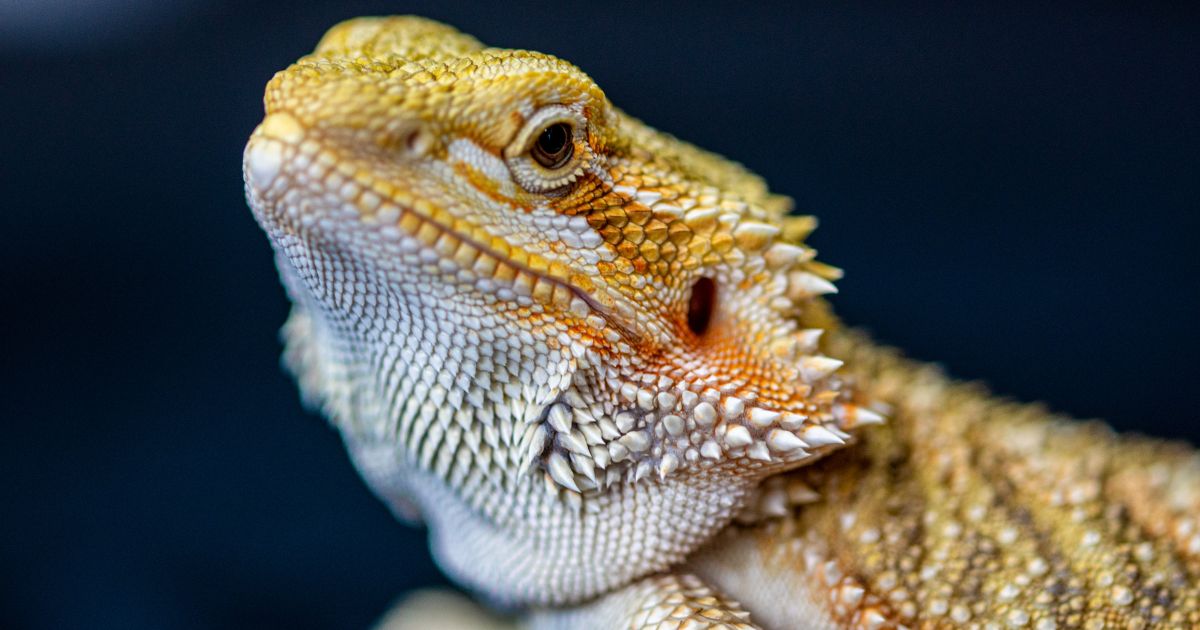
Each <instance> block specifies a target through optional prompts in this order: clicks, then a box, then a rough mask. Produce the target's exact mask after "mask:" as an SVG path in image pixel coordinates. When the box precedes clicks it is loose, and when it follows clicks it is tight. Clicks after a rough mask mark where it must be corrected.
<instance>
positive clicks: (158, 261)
mask: <svg viewBox="0 0 1200 630" xmlns="http://www.w3.org/2000/svg"><path fill="white" fill-rule="evenodd" d="M0 4H6V3H3V2H0ZM690 4H691V3H679V4H677V5H674V6H668V7H654V6H650V3H637V4H633V5H620V6H618V5H614V4H613V3H612V2H611V0H603V1H597V2H592V3H590V4H587V5H579V6H569V5H561V4H559V5H553V4H548V5H529V6H526V7H523V8H511V7H512V5H511V3H498V2H497V3H493V2H475V3H469V4H463V5H457V6H453V7H448V6H443V3H440V2H419V3H405V2H376V3H364V2H349V3H337V4H331V5H329V6H312V7H310V6H295V5H293V3H289V2H235V1H232V0H230V1H226V2H200V1H198V0H195V1H191V0H184V1H182V2H180V1H177V2H174V3H166V4H164V3H162V2H157V3H152V2H139V1H138V0H112V1H111V2H110V3H105V2H102V1H99V2H98V1H97V0H90V1H86V2H79V3H72V2H70V1H69V0H53V1H49V0H48V2H47V4H46V5H45V7H43V8H42V9H38V7H37V6H36V3H35V6H34V8H33V9H30V10H25V11H22V10H21V9H20V8H17V7H16V5H15V4H12V3H7V5H6V6H5V7H3V8H2V10H0V21H3V22H5V26H3V27H2V28H0V33H2V36H0V108H2V111H0V143H2V144H0V208H2V210H0V239H2V246H0V296H2V298H0V299H3V304H0V306H2V310H0V312H2V313H3V321H4V323H5V325H4V333H5V334H4V342H3V359H2V360H0V370H2V371H3V372H2V373H0V376H2V377H3V380H2V381H0V382H3V384H4V385H3V387H4V390H3V407H2V412H0V414H2V415H0V417H2V419H3V421H4V435H3V437H2V438H0V471H2V478H3V479H4V483H3V484H0V510H3V513H2V514H0V562H2V565H0V567H2V568H0V626H3V627H6V628H15V627H17V628H19V627H25V628H62V627H113V628H117V627H119V628H137V627H147V628H201V627H280V626H284V625H287V626H291V627H296V628H308V627H312V628H319V627H342V628H356V627H362V626H364V625H366V624H368V623H369V622H370V621H372V620H373V619H375V618H376V616H377V615H378V614H380V613H381V612H382V611H383V610H384V609H385V608H386V606H387V605H388V603H389V601H390V600H391V599H392V598H393V597H395V596H396V595H398V594H400V593H401V592H403V591H405V590H406V589H410V588H413V587H416V586H419V585H427V584H436V583H441V582H443V578H441V577H439V575H438V574H437V572H436V570H435V568H434V566H433V564H432V562H431V560H430V558H429V555H428V552H427V551H426V550H425V543H424V532H422V531H419V530H413V529H409V528H406V527H404V526H401V525H398V524H395V523H394V522H393V520H392V519H391V517H390V516H389V515H388V514H387V512H386V510H385V509H384V508H383V507H382V505H381V504H379V503H378V502H377V501H376V500H375V499H374V498H373V497H371V496H370V495H369V494H368V492H367V490H366V489H365V487H364V486H363V484H362V483H361V482H360V481H359V480H358V479H357V477H356V475H355V473H354V472H353V471H352V469H351V467H350V465H349V463H348V462H347V460H346V458H345V456H344V455H343V453H342V449H341V446H340V444H339V443H338V439H337V437H336V435H335V434H334V432H333V431H331V430H330V429H329V428H327V426H326V425H325V423H324V422H323V421H322V420H321V419H320V418H318V417H315V416H312V415H309V414H306V413H305V412H303V411H302V410H301V408H300V406H299V404H298V401H297V396H296V392H295V390H294V387H293V385H292V384H291V382H290V381H289V380H288V379H287V378H286V377H285V376H284V375H283V374H282V373H281V371H280V369H279V367H278V363H277V356H278V353H279V346H278V343H277V341H276V330H277V328H278V327H279V325H280V324H281V323H282V322H283V319H284V317H285V314H286V311H287V305H286V302H285V298H284V296H283V293H282V292H281V290H280V289H279V287H278V285H277V281H276V278H275V272H274V269H273V266H272V261H271V256H270V252H269V248H268V246H267V243H266V240H265V239H264V238H263V236H262V235H261V234H260V233H259V232H258V230H257V228H256V227H255V225H254V223H253V221H252V220H251V217H250V213H249V211H248V210H247V209H246V207H245V204H244V201H243V198H242V183H241V173H240V160H241V150H242V145H243V142H244V140H245V138H246V136H247V135H248V134H249V132H250V130H251V129H252V128H253V127H254V125H255V124H256V123H257V121H258V119H259V118H260V115H261V100H260V99H261V91H262V88H263V85H264V84H265V83H266V81H267V80H268V79H269V78H270V76H271V74H272V72H274V71H275V70H277V69H280V68H282V67H284V66H285V65H286V64H287V63H289V62H290V61H292V60H293V59H295V58H296V57H298V56H300V55H302V54H303V53H305V52H306V51H308V50H310V49H311V48H312V46H313V45H314V44H315V43H316V41H317V39H318V38H319V37H320V35H321V33H322V32H323V31H324V29H325V28H326V27H328V26H330V25H332V24H333V23H334V22H336V21H338V20H340V19H343V18H347V17H351V16H354V15H358V14H382V13H397V12H412V13H420V14H425V15H429V16H432V17H436V18H440V19H443V20H446V21H448V22H450V23H452V24H455V25H457V26H458V27H460V28H462V29H463V30H465V31H467V32H470V33H473V34H475V35H476V36H478V37H480V38H481V39H482V40H483V41H485V42H488V43H492V44H495V45H500V46H515V47H529V48H534V49H538V50H542V51H546V52H550V53H556V54H559V55H561V56H563V57H565V58H567V59H570V60H572V61H574V62H575V63H577V64H579V65H580V66H581V67H582V68H583V69H584V70H585V71H587V72H589V73H591V74H592V76H593V77H595V78H596V80H597V81H598V82H599V83H600V85H601V86H602V87H603V88H604V89H605V90H606V91H607V93H608V95H609V96H610V97H611V98H612V99H613V101H614V102H616V103H617V104H618V105H619V106H621V107H623V108H624V109H626V110H627V111H629V112H630V113H632V114H634V115H636V116H639V117H642V118H644V119H645V120H646V121H648V122H649V123H651V124H653V125H655V126H658V127H660V128H663V129H665V130H668V131H670V132H672V133H675V134H677V135H679V136H681V137H684V138H686V139H689V140H692V141H694V142H696V143H697V144H699V145H701V146H704V147H707V148H710V149H713V150H715V151H718V152H720V153H724V154H726V155H729V156H731V157H733V158H735V159H738V160H740V161H742V162H744V163H746V164H747V165H749V166H750V167H751V168H753V169H755V170H757V171H759V172H761V173H763V174H764V175H766V176H767V178H768V180H769V181H770V182H772V184H773V186H774V187H775V189H776V190H779V191H781V192H784V193H787V194H790V195H792V196H794V197H795V198H796V200H797V202H798V206H799V208H800V209H801V210H803V211H806V212H812V213H816V214H818V215H819V216H820V217H821V218H822V221H823V227H822V228H821V230H820V231H818V233H817V235H816V237H815V244H816V245H817V246H818V247H819V248H820V249H821V251H822V254H823V257H824V258H825V259H826V260H828V261H830V262H833V263H836V264H839V265H842V266H844V267H845V268H846V269H847V270H848V275H847V277H846V279H845V280H844V281H843V282H842V283H840V286H841V289H842V294H841V295H839V296H837V297H836V299H835V302H836V305H837V306H838V307H839V309H840V311H841V312H842V314H843V315H844V316H845V317H846V318H847V319H848V320H849V321H851V322H853V323H857V324H862V325H865V326H868V327H869V328H870V329H871V330H872V331H874V333H875V334H876V335H877V336H878V337H879V338H880V339H882V340H884V341H887V342H889V343H894V344H898V345H901V346H903V347H906V348H907V349H909V351H910V352H911V353H912V354H913V355H915V356H917V357H920V358H926V359H937V360H940V361H942V362H943V364H944V365H945V366H946V367H947V368H948V369H949V371H950V372H952V373H953V374H955V375H957V376H961V377H965V378H973V379H983V380H985V381H987V382H988V383H990V384H991V385H992V386H993V387H994V388H995V389H996V390H998V391H1000V392H1002V393H1005V394H1009V395H1013V396H1016V397H1018V398H1021V399H1026V400H1035V399H1040V400H1045V401H1047V402H1048V403H1049V404H1050V405H1051V406H1052V407H1053V408H1054V409H1057V410H1061V411H1065V412H1069V413H1072V414H1075V415H1078V416H1083V417H1091V416H1103V417H1106V418H1108V419H1110V420H1111V421H1112V422H1113V423H1114V424H1115V425H1116V426H1118V427H1119V428H1121V429H1126V430H1138V431H1145V432H1149V433H1152V434H1156V435H1161V436H1166V437H1180V438H1187V439H1192V440H1197V438H1200V425H1198V422H1200V417H1198V416H1197V412H1196V409H1197V404H1196V402H1195V400H1194V398H1195V393H1196V391H1197V389H1198V388H1197V383H1196V380H1197V375H1198V373H1200V372H1198V371H1197V369H1196V367H1195V366H1196V361H1197V360H1198V359H1200V344H1198V343H1197V339H1198V337H1200V335H1197V333H1196V331H1195V326H1196V325H1197V321H1198V319H1200V318H1198V317H1197V316H1198V315H1200V282H1197V275H1198V272H1200V256H1197V254H1196V251H1195V243H1196V237H1197V233H1198V228H1200V217H1198V214H1200V213H1198V203H1200V202H1198V199H1200V119H1198V118H1200V117H1198V113H1197V112H1198V110H1197V102H1198V100H1200V90H1198V87H1200V86H1198V81H1200V72H1198V70H1197V68H1200V54H1198V41H1200V28H1198V20H1197V15H1196V13H1195V12H1194V11H1191V10H1184V9H1175V8H1170V7H1166V6H1163V5H1147V6H1141V7H1139V8H1136V9H1135V8H1116V7H1112V6H1108V5H1097V4H1096V3H1088V6H1087V7H1083V6H1080V7H1077V8H1066V7H1065V5H1059V6H1058V7H1057V8H1045V7H1043V8H1005V9H998V8H994V9H979V8H976V7H970V8H967V7H962V6H955V5H954V4H953V3H947V4H946V5H935V4H920V5H916V6H909V7H907V8H904V9H896V8H887V7H885V6H882V5H883V4H884V3H881V5H880V6H868V7H860V8H853V9H847V8H838V9H831V8H794V7H791V6H790V5H778V6H771V5H754V6H753V7H751V6H748V5H747V6H741V7H738V8H733V7H728V8H720V9H705V10H694V11H693V10H688V9H687V7H688V6H689V5H690ZM971 4H974V3H971ZM85 9H86V10H85ZM31 11H32V12H31Z"/></svg>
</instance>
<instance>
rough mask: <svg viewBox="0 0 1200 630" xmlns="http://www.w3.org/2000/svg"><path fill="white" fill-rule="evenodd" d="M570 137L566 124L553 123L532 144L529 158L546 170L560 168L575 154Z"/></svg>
mask: <svg viewBox="0 0 1200 630" xmlns="http://www.w3.org/2000/svg"><path fill="white" fill-rule="evenodd" d="M571 135H572V134H571V128H570V127H568V126H567V123H562V122H558V123H554V124H553V125H550V126H549V127H546V128H545V129H543V130H542V133H541V134H539V135H538V139H537V142H535V143H533V148H532V149H530V150H529V156H530V157H532V158H533V159H534V161H536V162H537V163H538V164H541V165H542V166H544V167H546V168H548V169H551V170H553V169H557V168H562V166H563V165H564V164H566V163H567V160H569V159H571V154H572V153H574V152H575V145H574V143H572V142H571Z"/></svg>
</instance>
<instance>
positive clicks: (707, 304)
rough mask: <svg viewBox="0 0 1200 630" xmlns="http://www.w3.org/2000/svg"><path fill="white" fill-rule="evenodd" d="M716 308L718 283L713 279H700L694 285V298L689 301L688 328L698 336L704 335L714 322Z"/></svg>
mask: <svg viewBox="0 0 1200 630" xmlns="http://www.w3.org/2000/svg"><path fill="white" fill-rule="evenodd" d="M716 308H717V283H716V282H714V281H713V279H712V278H700V279H699V280H697V281H696V284H694V285H692V297H691V300H689V301H688V314H687V323H688V328H689V329H691V331H692V332H693V333H695V334H697V335H703V334H704V333H705V331H707V330H708V325H709V323H711V322H712V316H713V311H714V310H715V309H716Z"/></svg>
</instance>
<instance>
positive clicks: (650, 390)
mask: <svg viewBox="0 0 1200 630" xmlns="http://www.w3.org/2000/svg"><path fill="white" fill-rule="evenodd" d="M265 108H266V118H265V119H264V121H263V122H262V124H260V125H259V127H258V128H257V129H256V130H255V132H254V134H253V136H252V137H251V139H250V142H249V144H248V145H247V148H246V152H245V160H244V167H245V168H244V172H245V179H246V189H247V196H248V199H249V201H250V205H251V206H252V208H253V209H254V212H255V215H256V217H257V219H258V220H259V222H260V224H261V225H262V226H263V228H264V229H265V230H266V231H267V232H268V234H269V235H270V237H271V240H272V243H273V245H274V247H275V250H276V252H277V257H278V261H279V266H280V270H281V273H282V275H283V277H284V281H285V284H286V285H287V287H288V289H289V292H290V294H291V297H292V298H293V300H294V302H295V303H296V308H295V311H294V313H293V317H292V320H291V322H290V324H289V327H288V329H287V336H288V345H289V351H288V352H289V362H290V364H291V365H292V367H293V369H294V370H295V371H296V372H297V374H298V376H299V378H300V381H301V385H302V388H303V389H304V390H305V392H306V394H308V395H309V396H310V397H311V398H313V399H315V400H318V401H320V402H321V403H322V404H323V405H324V406H325V408H326V410H327V412H328V413H329V414H330V415H331V416H332V417H333V418H334V420H335V422H336V423H337V424H338V425H339V427H340V428H341V429H342V431H343V433H344V434H345V435H346V436H347V441H348V442H349V443H350V445H351V450H352V452H354V453H355V454H356V459H357V462H358V464H359V467H360V469H362V470H363V472H364V474H365V476H366V477H367V478H368V480H370V481H371V482H372V484H373V485H374V486H375V488H376V489H377V491H379V492H380V494H382V495H384V496H385V497H387V498H389V500H391V501H392V503H393V505H397V506H399V505H400V503H401V499H399V498H397V497H398V496H400V495H403V496H413V497H415V503H416V505H417V506H418V509H419V510H420V511H421V512H422V513H424V514H425V515H426V516H427V517H428V518H432V519H433V520H434V521H436V520H437V519H438V516H437V513H439V512H444V511H445V510H442V509H441V508H439V507H438V505H437V504H438V503H439V502H443V503H444V502H454V503H455V504H456V505H457V504H461V505H462V509H463V510H465V511H466V513H469V514H472V515H475V516H479V518H481V519H483V520H484V521H485V522H486V523H487V524H488V526H490V527H499V528H501V529H504V528H505V527H509V529H513V528H521V527H523V528H526V529H528V528H529V526H533V525H536V524H537V522H538V521H537V519H539V518H543V517H545V514H544V513H545V512H546V510H550V511H551V512H554V511H555V510H560V511H561V512H562V514H565V515H568V516H563V517H562V518H566V519H568V520H569V519H571V518H575V519H586V518H600V517H599V516H598V515H601V514H604V513H605V512H606V510H616V509H618V507H619V505H620V503H621V501H623V500H641V499H629V497H631V496H632V497H637V496H639V495H638V493H639V492H640V493H641V494H640V496H641V497H643V498H644V497H647V496H651V495H653V494H654V493H655V492H660V491H663V489H664V488H676V487H684V486H686V487H688V488H692V489H695V488H697V487H700V486H704V487H706V488H711V489H712V492H714V493H716V494H720V493H722V492H724V493H726V494H728V496H722V497H719V500H716V499H714V500H713V501H712V502H711V503H712V505H711V506H708V507H705V506H701V507H699V508H696V507H695V506H685V507H686V509H689V510H694V514H691V515H689V516H694V521H695V522H684V523H680V524H678V525H679V527H678V529H680V530H681V532H682V533H681V532H680V531H672V532H663V533H661V534H654V533H652V532H651V530H647V534H646V536H647V537H648V538H649V539H650V540H648V541H646V542H645V546H646V547H647V548H649V549H653V550H655V553H656V554H658V555H657V556H655V560H654V562H650V563H646V562H641V563H630V562H629V560H628V559H625V560H619V559H618V558H616V557H615V556H613V560H612V561H613V562H614V563H616V562H618V561H620V562H624V563H626V564H631V565H637V566H636V567H634V569H633V570H635V571H642V572H645V571H646V570H652V569H654V567H659V568H661V566H662V565H663V563H665V562H668V561H670V559H671V558H675V559H678V557H679V556H680V555H681V554H682V553H686V551H688V550H689V549H690V548H692V547H694V546H695V545H696V544H699V542H702V541H703V539H704V538H705V537H707V536H708V535H710V534H711V531H713V530H715V529H716V528H717V527H719V526H720V525H721V524H723V522H727V521H728V518H729V517H730V516H731V515H732V513H733V512H734V511H735V510H736V509H737V504H738V502H739V501H740V498H741V497H742V496H743V495H744V492H745V489H746V488H749V487H751V486H752V485H753V483H754V482H756V481H757V480H759V479H761V478H762V477H763V476H764V475H766V474H768V473H770V472H774V471H779V470H782V469H785V468H788V467H794V466H796V465H799V464H800V463H803V462H806V461H810V460H812V459H813V458H815V457H817V456H819V455H820V454H822V453H823V452H825V451H827V450H829V449H830V448H834V447H836V446H838V445H840V444H842V443H843V442H844V441H845V440H846V439H847V438H848V437H849V433H848V432H847V431H848V430H849V429H850V428H851V427H852V425H854V424H856V423H862V422H869V421H872V420H877V419H878V418H877V416H875V415H874V414H873V413H872V412H870V411H869V410H866V409H864V408H861V407H856V406H855V405H854V404H852V403H851V396H850V393H849V392H848V391H847V390H848V388H846V387H844V386H843V384H842V382H841V380H840V379H839V377H838V375H837V373H836V369H837V367H838V366H839V365H840V362H839V361H837V360H835V359H832V358H829V357H826V356H823V355H822V354H820V350H819V336H820V332H821V330H820V328H819V327H813V326H814V325H820V324H821V323H822V322H825V321H831V318H830V317H829V316H826V315H824V312H825V311H824V308H823V303H822V302H821V301H820V299H819V296H820V295H821V294H824V293H828V292H831V291H833V285H832V284H831V283H830V280H832V279H836V275H837V272H836V270H835V269H833V268H831V267H828V266H825V265H823V264H820V263H818V262H816V261H815V260H814V258H813V257H814V252H813V250H812V249H810V248H809V247H807V246H805V245H804V244H803V242H802V240H803V238H804V237H805V236H806V235H807V233H808V232H809V231H810V230H811V229H812V227H813V226H814V222H813V221H812V219H811V218H807V217H788V216H786V214H787V211H788V209H789V207H790V202H789V200H787V199H786V198H785V197H781V196H777V195H773V194H771V193H769V192H768V191H767V189H766V187H765V185H764V184H763V182H762V180H761V179H759V178H758V177H757V176H755V175H753V174H751V173H749V172H747V171H746V170H744V169H743V168H742V167H740V166H739V165H736V164H734V163H731V162H728V161H726V160H724V159H722V158H720V157H718V156H715V155H713V154H710V153H707V152H704V151H701V150H699V149H697V148H695V147H692V146H691V145H688V144H685V143H683V142H680V141H678V140H676V139H674V138H672V137H670V136H667V135H665V134H662V133H659V132H656V131H654V130H652V129H650V128H649V127H647V126H645V125H643V124H642V123H640V122H639V121H637V120H635V119H633V118H631V117H629V116H627V115H625V114H624V113H622V112H621V111H619V110H617V109H616V108H614V107H613V106H612V105H611V104H610V103H609V102H608V100H607V99H606V97H605V95H604V93H603V92H602V91H601V90H600V89H599V88H598V87H597V86H596V84H595V83H594V82H593V81H592V80H591V79H590V78H589V77H587V76H586V75H585V74H583V73H582V72H581V71H579V70H578V69H577V68H575V67H574V66H572V65H571V64H569V63H567V62H564V61H562V60H559V59H556V58H554V57H551V56H548V55H543V54H540V53H534V52H528V51H519V50H503V49H492V48H485V47H483V46H482V45H481V44H479V43H478V42H477V41H476V40H474V39H472V38H470V37H468V36H466V35H463V34H460V33H458V32H457V31H454V30H453V29H451V28H449V27H446V26H443V25H440V24H436V23H433V22H429V21H426V20H421V19H416V18H384V19H360V20H353V21H350V22H346V23H343V24H341V25H339V26H337V27H335V28H334V29H333V30H331V31H330V32H329V33H328V34H327V35H326V36H325V37H324V38H323V39H322V41H321V42H320V44H319V45H318V47H317V49H316V51H315V52H314V53H313V54H311V55H309V56H307V57H304V58H302V59H301V60H300V61H298V62H297V63H296V64H294V65H292V66H291V67H290V68H288V69H286V70H284V71H282V72H280V73H278V74H277V75H276V76H275V77H274V79H272V80H271V82H270V84H269V85H268V87H267V91H266V97H265ZM672 496H677V498H678V500H680V501H684V500H685V499H686V500H687V501H692V502H695V501H697V499H696V498H695V497H694V496H691V495H688V497H684V496H683V495H682V494H680V493H678V492H675V493H674V494H672ZM447 497H448V498H447ZM646 500H649V499H646ZM700 501H701V502H705V501H707V499H700ZM533 504H537V505H540V506H542V508H539V509H540V510H541V512H538V510H534V509H532V508H528V506H530V505H533ZM516 505H524V506H526V508H521V509H524V510H525V511H523V512H522V511H521V510H520V509H518V508H517V507H515V506H516ZM547 506H548V507H547ZM555 513H557V512H555ZM570 515H573V516H570ZM588 515H591V516H590V517H589V516H588ZM556 518H558V517H556ZM614 518H615V517H614ZM683 520H684V521H688V520H689V519H686V518H685V519H683ZM513 523H515V524H516V525H512V524H513ZM506 524H508V525H506ZM438 529H439V528H438V527H437V526H436V524H435V526H434V534H435V536H437V535H438ZM653 531H657V530H653ZM509 533H511V532H509ZM655 536H657V537H658V538H661V540H658V539H655ZM529 545H531V547H530V548H531V549H534V550H537V549H540V548H539V547H538V546H537V543H536V542H534V543H529ZM435 546H436V545H435ZM452 551H453V550H451V551H447V552H446V553H447V554H450V555H453V554H452V553H451V552H452ZM542 551H545V550H544V549H543V550H542ZM595 551H596V553H595V556H596V557H594V558H593V557H587V558H584V559H583V561H582V562H580V561H579V560H578V559H576V561H575V564H588V563H591V564H593V565H602V564H604V563H605V562H606V561H607V560H606V559H604V558H601V557H600V556H602V555H604V553H601V552H603V549H600V548H595ZM546 553H549V552H546ZM606 553H608V555H610V556H611V555H612V552H611V550H609V551H608V552H606ZM443 560H444V562H445V563H448V564H451V565H455V564H460V565H461V564H465V562H459V563H456V561H455V560H453V559H450V560H445V559H444V558H443ZM610 569H611V567H610ZM489 570H490V569H489ZM587 570H591V569H590V568H587V567H585V568H583V569H580V571H587ZM621 570H624V569H621ZM452 572H455V571H453V570H452ZM471 572H472V569H471V568H469V567H465V566H459V567H458V569H457V573H459V574H462V573H471ZM496 572H497V575H500V576H501V577H509V578H511V575H508V576H505V575H502V574H503V573H504V572H503V571H501V570H496ZM610 572H611V573H613V574H615V573H619V571H617V570H615V569H614V570H612V571H610ZM509 573H512V572H511V571H509ZM558 573H569V572H564V571H562V570H558ZM466 579H467V581H468V582H474V583H477V584H483V583H485V582H486V581H487V580H486V579H485V578H478V577H477V576H474V575H467V576H466ZM547 579H550V578H547ZM556 579H557V578H556ZM561 579H564V580H568V579H575V580H576V581H575V582H574V584H575V586H574V587H572V589H573V592H571V593H569V594H568V595H561V594H559V595H551V596H549V597H544V596H535V595H531V594H530V592H529V591H532V590H536V588H534V587H530V588H527V589H525V590H521V591H519V592H516V593H514V594H511V596H509V597H507V598H508V599H516V600H523V601H563V600H564V598H570V597H578V596H583V595H585V594H586V593H587V592H590V591H594V590H595V589H596V588H600V587H601V586H591V587H580V586H579V584H580V583H582V582H579V580H578V579H576V578H561ZM597 579H599V578H597ZM512 583H513V584H515V582H512ZM486 588H489V589H490V590H491V591H492V592H496V591H497V587H494V585H488V586H487V587H486ZM512 588H513V589H518V588H520V587H517V586H513V587H512ZM538 588H542V589H546V590H553V588H552V587H546V586H545V585H542V586H541V587H538ZM499 590H503V588H500V589H499ZM559 590H560V591H562V590H564V589H561V588H560V589H559ZM567 590H570V589H567ZM502 598H504V596H502Z"/></svg>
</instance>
